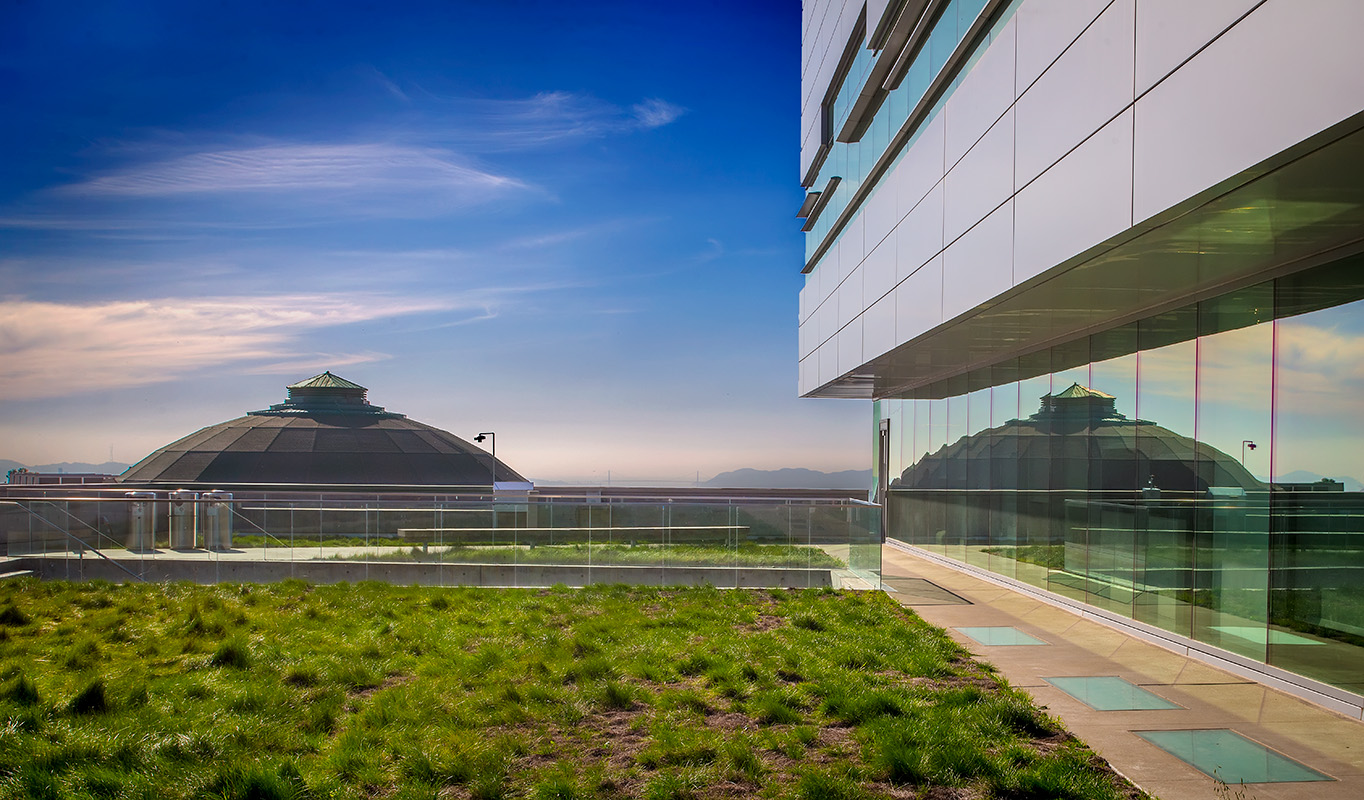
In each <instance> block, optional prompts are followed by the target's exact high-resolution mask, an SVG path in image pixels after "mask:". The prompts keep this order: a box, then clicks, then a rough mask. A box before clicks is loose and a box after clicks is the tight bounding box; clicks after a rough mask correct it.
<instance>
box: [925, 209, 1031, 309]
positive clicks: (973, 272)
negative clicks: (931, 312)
mask: <svg viewBox="0 0 1364 800" xmlns="http://www.w3.org/2000/svg"><path fill="white" fill-rule="evenodd" d="M1013 230H1014V210H1013V201H1009V202H1008V203H1005V204H1004V205H1003V206H1001V207H1000V208H999V209H998V210H997V211H995V212H994V213H993V214H991V215H990V216H988V217H986V218H985V219H984V220H982V221H981V223H980V224H979V225H977V226H975V227H974V228H972V229H971V230H970V231H969V232H967V234H966V235H965V236H963V237H961V238H960V239H958V240H957V241H955V242H953V243H952V244H951V245H950V246H949V247H948V248H947V249H946V250H945V251H943V255H942V314H943V318H944V319H952V318H953V317H955V316H957V315H958V314H961V313H964V312H966V311H969V310H971V309H972V308H975V307H976V306H978V305H980V304H981V303H982V302H984V301H986V300H988V299H990V298H991V297H994V296H995V295H997V294H1000V293H1001V292H1006V291H1008V290H1009V289H1010V288H1011V287H1012V286H1013V284H1014V281H1013V275H1014V270H1013Z"/></svg>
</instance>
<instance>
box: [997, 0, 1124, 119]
mask: <svg viewBox="0 0 1364 800" xmlns="http://www.w3.org/2000/svg"><path fill="white" fill-rule="evenodd" d="M1115 2H1117V0H1109V2H1108V3H1107V4H1106V5H1104V7H1103V8H1102V9H1100V11H1099V13H1098V14H1095V15H1094V19H1091V20H1090V21H1089V22H1088V23H1086V25H1085V27H1084V28H1083V29H1082V30H1081V31H1080V32H1079V33H1078V34H1076V36H1075V38H1074V39H1071V40H1070V41H1069V42H1068V43H1067V44H1066V46H1065V47H1063V48H1061V52H1059V53H1057V54H1056V58H1053V59H1052V60H1051V61H1048V62H1047V66H1046V67H1045V68H1043V70H1042V71H1041V72H1039V73H1037V77H1035V78H1033V79H1032V82H1031V83H1029V84H1028V85H1027V86H1024V87H1022V88H1021V89H1020V88H1018V87H1017V86H1015V87H1014V97H1015V98H1019V97H1022V96H1023V94H1024V93H1025V92H1027V91H1028V90H1029V89H1031V88H1032V87H1033V84H1036V83H1037V82H1038V81H1040V80H1042V76H1043V75H1046V74H1047V70H1049V69H1051V68H1052V67H1054V66H1056V62H1057V61H1060V60H1061V56H1063V55H1065V54H1066V51H1067V50H1069V49H1070V48H1071V47H1073V46H1074V45H1075V43H1076V42H1078V41H1080V38H1081V37H1083V36H1084V35H1085V33H1086V32H1087V31H1088V30H1089V29H1090V28H1092V27H1094V23H1095V22H1098V21H1099V17H1102V16H1103V15H1104V14H1106V13H1108V9H1109V8H1110V7H1112V5H1113V3H1115ZM1015 48H1016V45H1015ZM1015 52H1017V49H1015ZM1014 75H1015V78H1014V80H1015V81H1017V80H1018V78H1017V77H1016V76H1017V75H1018V70H1017V69H1015V70H1014Z"/></svg>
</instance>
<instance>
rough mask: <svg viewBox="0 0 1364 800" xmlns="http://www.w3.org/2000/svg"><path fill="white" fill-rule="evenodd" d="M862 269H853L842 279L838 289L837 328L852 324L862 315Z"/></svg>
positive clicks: (859, 267)
mask: <svg viewBox="0 0 1364 800" xmlns="http://www.w3.org/2000/svg"><path fill="white" fill-rule="evenodd" d="M863 308H865V306H863V305H862V267H861V266H858V267H855V268H854V269H853V271H852V274H851V275H849V276H848V277H846V278H844V279H843V283H842V284H840V285H839V287H838V327H840V328H841V327H843V326H844V325H847V324H848V323H849V322H852V321H853V319H854V318H855V317H857V315H858V314H861V313H862V309H863Z"/></svg>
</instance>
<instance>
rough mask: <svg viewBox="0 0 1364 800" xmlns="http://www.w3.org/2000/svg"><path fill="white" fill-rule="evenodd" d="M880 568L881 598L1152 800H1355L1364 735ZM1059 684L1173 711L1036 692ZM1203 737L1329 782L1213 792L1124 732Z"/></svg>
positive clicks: (1014, 599) (1087, 630) (899, 560)
mask: <svg viewBox="0 0 1364 800" xmlns="http://www.w3.org/2000/svg"><path fill="white" fill-rule="evenodd" d="M883 558H884V561H883V567H882V576H883V584H884V587H885V588H886V590H887V592H888V594H889V595H890V596H891V597H893V598H896V599H897V600H899V601H900V602H901V603H902V604H904V605H906V606H908V607H910V608H912V609H913V610H914V611H915V612H916V613H918V614H919V616H921V617H923V618H924V619H925V620H927V621H928V622H930V623H932V624H933V625H937V626H939V627H943V628H946V629H947V630H948V632H949V633H950V634H951V635H952V637H953V638H954V639H955V640H956V641H958V642H959V643H961V644H962V645H963V646H965V647H966V648H967V649H968V650H970V651H971V653H973V654H974V655H975V656H976V657H977V658H979V659H980V660H982V661H986V662H988V663H991V664H993V665H994V666H995V667H996V668H998V670H999V672H1000V674H1001V675H1003V676H1004V677H1005V678H1006V679H1007V680H1008V681H1009V683H1010V685H1012V686H1014V687H1016V688H1019V689H1023V690H1024V691H1027V692H1028V693H1029V694H1031V695H1032V696H1033V698H1035V699H1036V701H1037V703H1038V704H1039V705H1041V706H1043V707H1045V708H1046V709H1047V711H1048V713H1050V714H1053V715H1055V716H1057V717H1059V718H1060V719H1061V720H1062V721H1063V722H1064V723H1065V725H1066V727H1067V728H1068V729H1069V730H1070V731H1071V732H1072V733H1074V734H1075V735H1076V736H1078V737H1080V738H1081V739H1082V740H1084V741H1085V742H1086V743H1087V744H1088V745H1089V746H1090V747H1092V748H1093V749H1094V750H1095V751H1096V752H1097V753H1098V754H1099V755H1101V756H1103V757H1104V758H1105V759H1107V761H1108V762H1109V763H1110V764H1112V765H1113V767H1114V769H1116V770H1117V771H1118V772H1120V773H1122V774H1123V775H1125V776H1127V777H1128V778H1129V779H1130V780H1132V782H1134V783H1136V784H1137V785H1138V786H1140V787H1141V788H1142V789H1144V790H1146V791H1147V792H1149V793H1151V794H1153V795H1155V796H1156V797H1158V798H1161V799H1162V800H1185V799H1186V798H1188V800H1195V798H1196V799H1197V800H1205V798H1217V797H1226V798H1229V799H1230V798H1244V800H1279V798H1283V799H1284V800H1288V798H1322V799H1323V800H1335V798H1340V800H1345V798H1351V799H1352V800H1356V799H1357V798H1361V797H1364V723H1360V722H1359V721H1356V720H1351V719H1347V718H1346V717H1343V716H1340V715H1338V714H1336V713H1334V712H1332V711H1329V710H1327V709H1325V708H1322V707H1320V706H1316V705H1313V704H1311V703H1308V702H1306V701H1304V700H1299V699H1298V698H1296V697H1292V696H1290V695H1287V694H1284V693H1281V692H1278V691H1276V690H1274V689H1269V688H1266V687H1264V686H1262V685H1260V684H1258V683H1254V682H1251V681H1248V680H1246V679H1244V678H1241V677H1238V676H1235V675H1232V674H1230V673H1227V672H1223V671H1221V670H1218V669H1215V668H1213V667H1210V666H1208V665H1207V664H1204V663H1202V662H1200V661H1196V660H1193V659H1190V658H1186V657H1184V656H1181V655H1177V654H1175V653H1173V652H1171V651H1169V650H1165V649H1163V648H1160V647H1157V646H1155V645H1153V644H1149V643H1147V642H1146V641H1143V640H1141V639H1137V638H1134V637H1132V636H1128V635H1127V634H1125V633H1122V632H1120V631H1117V630H1114V629H1112V628H1109V627H1107V626H1105V625H1101V624H1099V623H1097V622H1093V621H1090V620H1086V619H1082V618H1081V617H1079V616H1077V615H1075V614H1072V613H1070V612H1069V611H1065V610H1063V609H1061V608H1057V607H1055V606H1052V605H1049V604H1047V603H1044V602H1042V601H1041V600H1038V599H1035V598H1033V597H1029V596H1027V595H1024V594H1022V593H1019V592H1015V591H1012V590H1010V589H1007V588H1004V587H1001V586H998V585H996V584H993V583H989V582H987V581H983V580H980V579H978V578H975V577H973V576H971V575H967V574H965V573H962V572H958V571H956V570H953V569H950V568H948V567H945V566H942V565H939V564H935V563H933V562H931V561H927V560H924V559H920V558H917V557H915V556H914V555H912V554H909V553H906V552H904V551H902V550H899V549H897V548H893V547H885V548H884V550H883ZM965 627H1013V628H1017V629H1018V630H1020V631H1022V632H1024V633H1026V634H1029V635H1031V636H1033V637H1035V638H1037V639H1040V640H1042V641H1044V642H1046V643H1047V644H1046V645H1044V646H990V645H982V644H980V643H979V642H977V641H976V640H974V639H972V638H970V637H968V636H966V635H965V634H963V633H961V632H960V631H959V630H957V629H958V628H965ZM1066 676H1116V677H1120V678H1123V679H1125V680H1127V681H1129V682H1130V683H1133V684H1136V685H1137V686H1140V687H1141V688H1143V689H1146V690H1148V691H1150V692H1151V693H1153V694H1155V695H1158V696H1159V697H1161V698H1164V699H1165V700H1168V701H1170V702H1172V703H1175V704H1177V705H1179V706H1182V708H1178V709H1169V710H1144V711H1096V710H1094V709H1092V708H1090V707H1089V706H1087V705H1085V704H1084V703H1081V702H1080V701H1079V700H1077V699H1075V698H1074V697H1072V696H1070V695H1068V694H1066V693H1065V692H1062V691H1061V690H1059V689H1057V688H1055V687H1054V686H1052V685H1051V684H1049V683H1048V682H1047V681H1045V680H1043V679H1044V678H1057V677H1066ZM1213 728H1227V729H1230V730H1232V731H1235V732H1236V733H1239V734H1241V735H1242V736H1245V737H1247V738H1249V739H1252V740H1254V741H1256V742H1259V743H1261V744H1263V745H1266V746H1267V747H1269V748H1271V749H1272V750H1275V751H1277V752H1278V753H1280V754H1282V755H1284V756H1287V757H1289V758H1291V759H1294V760H1296V761H1299V762H1301V763H1302V764H1304V765H1306V766H1308V767H1310V768H1312V769H1314V770H1316V771H1318V772H1321V773H1324V774H1325V775H1327V776H1329V777H1330V778H1333V779H1334V780H1331V781H1316V782H1292V783H1246V784H1244V786H1240V785H1236V784H1235V782H1234V781H1232V784H1233V785H1231V786H1219V784H1218V783H1217V782H1216V781H1214V780H1213V779H1212V778H1210V777H1208V776H1207V775H1205V774H1203V773H1202V772H1200V771H1199V770H1197V769H1195V768H1194V767H1193V766H1191V765H1190V764H1188V763H1186V762H1185V761H1183V760H1181V759H1179V758H1176V757H1175V756H1172V755H1170V754H1169V753H1167V752H1165V751H1164V750H1162V749H1160V748H1158V747H1156V746H1155V745H1153V744H1151V743H1149V742H1147V741H1146V740H1145V739H1142V738H1140V737H1139V736H1137V735H1136V734H1135V733H1133V732H1132V731H1153V730H1195V729H1213Z"/></svg>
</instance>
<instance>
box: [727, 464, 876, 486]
mask: <svg viewBox="0 0 1364 800" xmlns="http://www.w3.org/2000/svg"><path fill="white" fill-rule="evenodd" d="M702 485H703V486H709V487H711V488H714V489H868V488H870V487H871V470H869V469H849V470H844V471H842V472H820V471H819V470H813V469H736V470H733V471H730V472H721V473H720V474H719V475H716V476H715V477H714V478H711V479H710V480H708V481H706V482H705V483H704V484H702Z"/></svg>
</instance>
